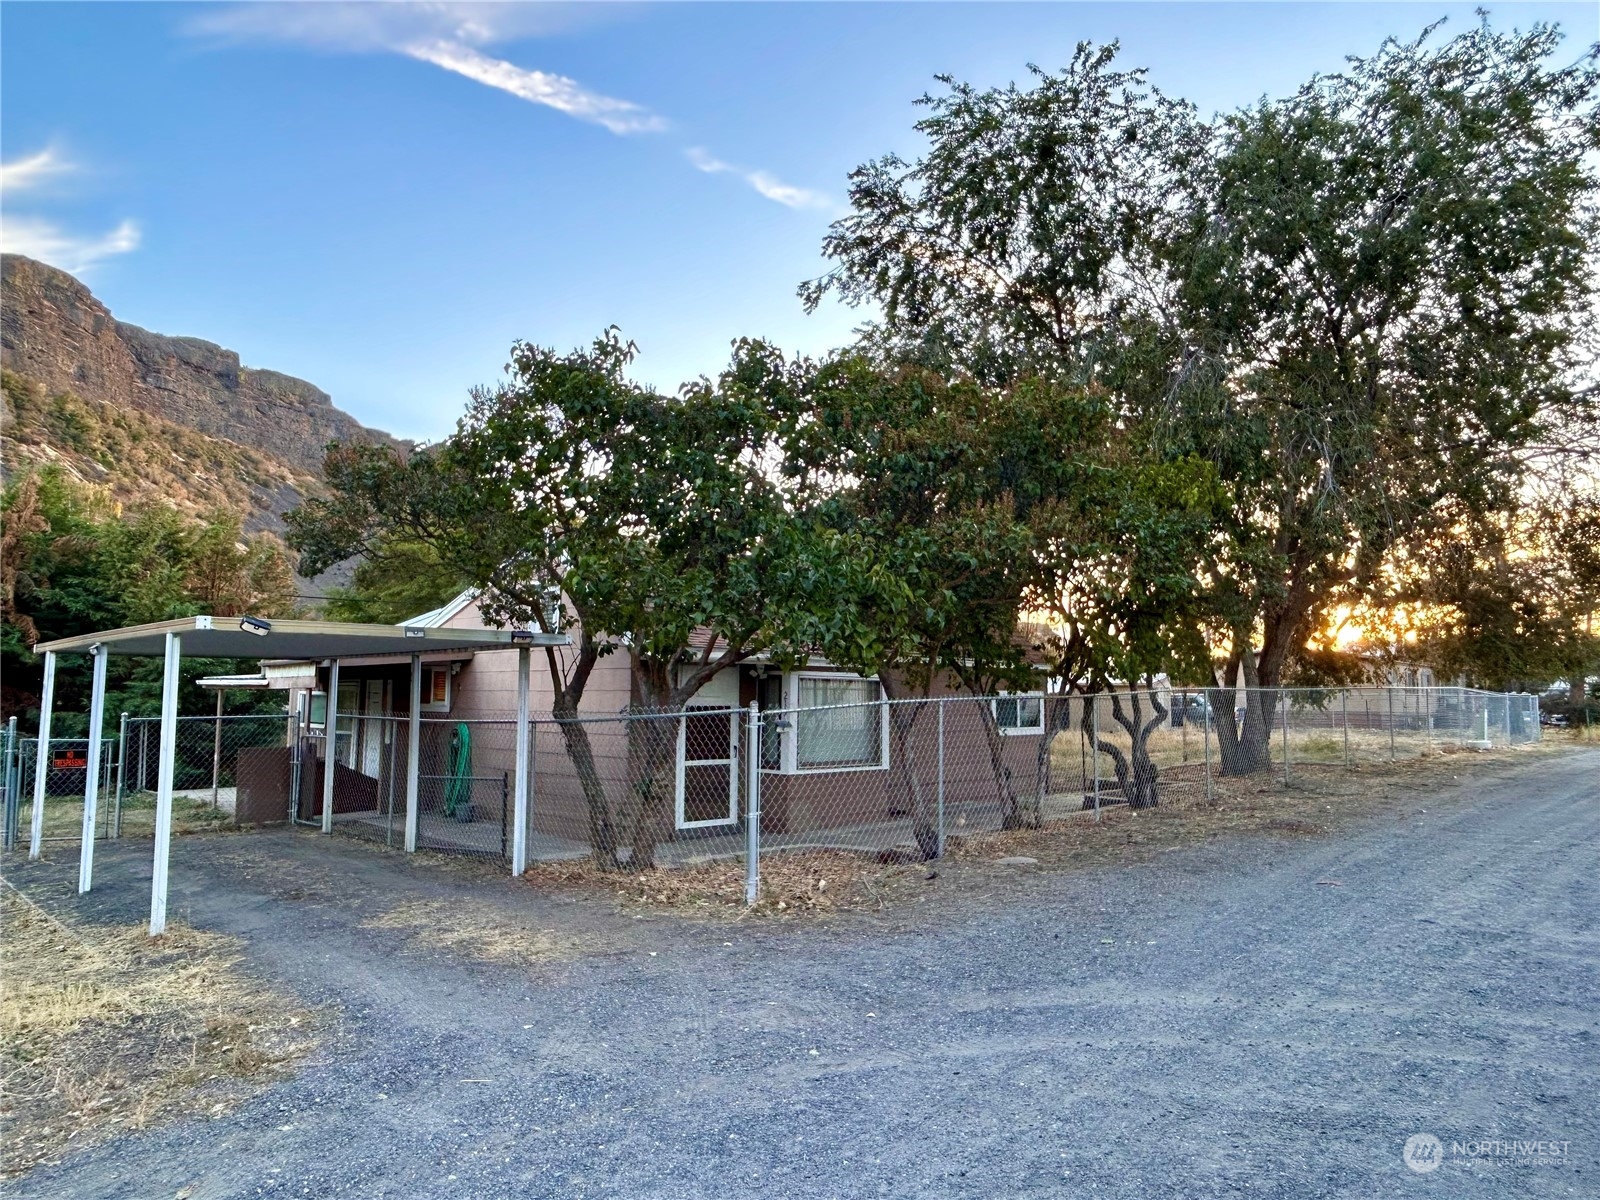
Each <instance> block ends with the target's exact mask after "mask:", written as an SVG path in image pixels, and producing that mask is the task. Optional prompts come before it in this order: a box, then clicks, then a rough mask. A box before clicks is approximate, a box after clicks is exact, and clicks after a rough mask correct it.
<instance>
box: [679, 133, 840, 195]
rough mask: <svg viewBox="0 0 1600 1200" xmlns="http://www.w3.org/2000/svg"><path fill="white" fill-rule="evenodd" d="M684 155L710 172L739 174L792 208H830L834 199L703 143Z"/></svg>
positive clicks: (745, 180) (692, 147)
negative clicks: (710, 149)
mask: <svg viewBox="0 0 1600 1200" xmlns="http://www.w3.org/2000/svg"><path fill="white" fill-rule="evenodd" d="M684 155H685V157H687V158H688V160H689V161H690V162H691V163H693V164H694V165H695V169H696V170H700V171H704V172H705V173H706V174H707V175H733V176H736V177H737V178H739V179H742V180H744V182H745V183H747V184H749V185H750V186H751V187H753V188H755V190H756V191H758V192H760V193H761V194H762V195H763V196H765V197H766V198H767V199H768V200H775V201H777V202H778V203H779V204H782V205H785V206H786V207H788V208H829V207H831V206H832V204H833V201H831V200H829V199H828V197H827V196H825V195H823V194H822V193H821V192H814V191H812V190H811V189H810V188H803V187H797V186H796V185H794V184H792V183H785V182H784V181H783V180H781V179H779V178H778V177H777V176H776V175H773V174H772V173H770V172H768V171H758V170H752V169H751V168H749V167H740V166H736V165H734V164H733V163H730V162H724V161H723V160H722V159H720V158H717V157H716V156H715V155H713V154H711V153H709V152H708V151H706V150H704V149H702V148H701V147H699V146H691V147H690V148H689V149H688V150H686V151H684Z"/></svg>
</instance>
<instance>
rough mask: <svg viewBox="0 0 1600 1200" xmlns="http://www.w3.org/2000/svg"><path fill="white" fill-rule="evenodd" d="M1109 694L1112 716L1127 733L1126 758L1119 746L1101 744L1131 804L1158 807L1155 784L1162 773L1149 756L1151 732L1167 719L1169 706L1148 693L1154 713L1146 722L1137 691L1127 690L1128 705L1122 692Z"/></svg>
mask: <svg viewBox="0 0 1600 1200" xmlns="http://www.w3.org/2000/svg"><path fill="white" fill-rule="evenodd" d="M1110 696H1111V716H1112V719H1113V720H1115V721H1116V723H1117V724H1118V725H1120V726H1121V727H1122V728H1123V730H1124V731H1125V732H1126V733H1127V735H1128V754H1127V756H1126V757H1124V755H1123V754H1122V751H1121V748H1120V747H1118V746H1114V745H1110V744H1108V743H1104V742H1102V743H1100V745H1101V747H1102V748H1104V749H1105V750H1106V752H1107V753H1108V754H1109V755H1110V756H1111V762H1112V765H1113V766H1114V767H1115V768H1116V772H1117V786H1118V788H1120V789H1121V791H1122V795H1123V798H1124V799H1125V800H1127V802H1128V807H1129V808H1134V809H1140V808H1155V807H1156V806H1157V805H1158V804H1159V803H1160V802H1161V797H1160V794H1159V792H1158V790H1157V786H1156V784H1157V781H1158V780H1159V778H1160V774H1161V772H1160V770H1159V769H1158V768H1157V767H1156V764H1155V763H1154V762H1153V761H1152V760H1151V758H1150V735H1151V733H1153V732H1154V731H1155V730H1156V729H1157V728H1158V727H1159V726H1160V725H1161V723H1162V722H1163V721H1165V720H1166V719H1167V716H1168V712H1167V709H1166V707H1165V706H1164V705H1163V704H1162V703H1161V700H1160V699H1159V698H1158V697H1157V696H1156V694H1155V693H1154V692H1150V693H1148V697H1149V700H1150V708H1151V710H1152V715H1151V717H1150V719H1149V720H1148V721H1146V720H1145V719H1144V711H1143V708H1144V706H1143V704H1142V703H1141V701H1140V699H1139V693H1138V692H1130V693H1128V704H1127V707H1126V708H1124V706H1123V702H1122V695H1121V694H1120V693H1118V692H1111V693H1110Z"/></svg>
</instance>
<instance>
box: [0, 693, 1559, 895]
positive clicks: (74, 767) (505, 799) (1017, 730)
mask: <svg viewBox="0 0 1600 1200" xmlns="http://www.w3.org/2000/svg"><path fill="white" fill-rule="evenodd" d="M855 682H857V683H860V682H861V681H855ZM873 691H875V687H873V686H871V685H868V686H867V687H865V688H859V687H858V688H857V690H856V691H854V692H852V691H851V690H850V689H849V688H845V687H832V688H829V687H818V688H815V689H812V690H811V691H810V692H802V693H801V698H802V699H805V700H809V701H810V703H804V704H800V705H797V706H795V707H789V708H767V709H761V710H748V709H729V708H718V707H711V706H691V707H690V708H689V709H687V710H686V711H684V712H681V713H629V714H618V715H584V716H582V717H580V718H577V719H573V720H554V719H551V718H549V717H539V718H537V719H535V720H532V721H530V723H529V728H528V744H529V751H530V759H529V763H530V771H529V780H528V794H529V808H528V828H527V841H526V851H527V859H528V860H530V861H540V860H544V861H551V860H562V859H584V858H592V859H594V860H595V861H596V862H597V863H598V864H599V865H601V866H603V867H623V868H628V869H632V870H637V869H642V868H644V867H649V866H662V867H672V866H679V865H687V864H694V863H699V862H705V861H708V860H714V859H735V858H737V859H743V860H744V861H745V863H746V866H747V868H751V869H750V870H749V884H750V886H751V887H754V886H755V874H756V873H755V871H754V870H753V868H754V867H755V866H757V865H759V862H760V861H761V860H762V859H763V858H764V859H766V860H769V861H787V860H792V859H794V858H795V857H796V856H803V855H805V854H808V853H809V854H823V853H825V854H845V855H861V856H868V857H871V858H875V859H879V860H885V861H896V860H924V859H933V858H938V857H940V856H942V855H943V854H944V853H945V852H946V850H947V849H948V847H949V845H950V843H951V842H952V840H956V839H960V840H968V839H973V838H978V837H981V836H983V835H985V834H991V833H997V832H1003V831H1009V830H1026V829H1039V828H1044V827H1047V826H1050V825H1052V824H1055V823H1060V822H1066V821H1078V820H1084V819H1089V820H1093V819H1094V818H1095V815H1096V814H1098V813H1100V812H1102V811H1104V810H1105V809H1107V808H1109V807H1111V806H1115V805H1127V806H1129V807H1131V808H1134V809H1139V808H1147V807H1153V806H1158V805H1161V804H1163V803H1171V802H1172V801H1173V800H1175V799H1183V798H1188V799H1196V798H1201V797H1205V796H1208V795H1209V794H1210V792H1211V789H1212V787H1213V785H1214V783H1215V781H1217V780H1219V779H1224V778H1227V777H1230V776H1246V775H1254V774H1258V773H1262V772H1270V773H1272V774H1275V775H1278V776H1280V777H1283V778H1285V779H1287V780H1290V781H1292V780H1293V778H1294V775H1295V772H1296V771H1312V770H1329V769H1334V770H1337V769H1354V768H1358V767H1361V766H1363V765H1367V764H1372V763H1378V762H1393V761H1398V760H1401V759H1405V758H1416V757H1420V756H1423V755H1426V754H1428V753H1430V752H1436V751H1440V750H1443V749H1446V748H1449V747H1457V748H1483V749H1488V748H1491V747H1501V746H1509V745H1517V744H1520V743H1524V742H1529V741H1534V740H1537V739H1538V738H1539V736H1540V727H1539V708H1538V700H1537V697H1534V696H1528V695H1505V694H1498V693H1489V692H1481V691H1475V690H1473V689H1468V688H1418V687H1412V688H1401V687H1395V688H1323V689H1308V688H1297V689H1287V688H1285V689H1277V690H1254V691H1246V690H1243V689H1240V690H1237V691H1235V690H1231V689H1217V688H1209V689H1188V690H1186V689H1181V688H1179V689H1159V690H1146V691H1112V692H1103V693H1100V694H1097V695H1094V696H1083V695H1054V694H1050V695H1047V694H1028V695H1023V694H1019V695H1000V696H988V697H975V696H946V697H941V698H934V699H928V700H908V701H895V702H889V701H886V700H883V699H881V698H878V699H870V700H869V699H860V700H856V699H854V697H855V696H858V695H861V694H862V693H865V694H869V695H870V694H871V693H872V692H873ZM841 697H842V698H845V699H846V700H848V701H850V702H846V703H830V702H829V701H831V700H837V699H839V698H841ZM334 724H335V732H334V738H333V749H332V753H331V756H330V754H329V752H328V739H327V737H326V730H325V727H323V726H320V725H316V726H313V725H311V724H309V723H307V721H306V719H305V717H304V715H303V714H302V716H301V718H300V719H299V720H297V719H295V718H293V717H291V716H289V715H265V716H224V717H213V716H197V717H183V718H180V719H179V721H178V732H177V754H176V759H175V763H174V790H175V803H176V805H177V810H176V811H177V816H178V820H179V823H180V827H182V822H183V821H184V820H185V818H188V819H189V820H191V821H192V822H194V823H196V825H197V826H198V827H206V823H207V822H208V821H209V822H212V823H215V824H222V823H230V824H231V823H237V824H258V823H268V822H281V821H285V820H289V821H293V822H295V823H299V824H304V825H309V826H314V827H322V826H323V824H324V818H323V812H324V807H325V799H326V798H327V797H328V796H329V794H330V791H331V798H332V805H331V814H332V815H331V819H330V820H329V822H328V823H329V824H330V825H331V827H332V828H334V829H336V830H338V831H339V832H343V833H349V834H352V835H356V836H362V837H367V838H372V839H376V840H379V841H382V842H385V843H386V844H388V845H391V846H396V847H399V846H403V845H404V844H405V843H406V820H407V796H408V787H407V781H408V779H409V777H410V772H411V769H412V767H411V758H412V755H411V748H410V745H409V740H410V723H409V721H408V719H407V718H405V717H403V716H393V715H389V714H384V713H373V714H367V713H346V712H340V713H338V714H336V718H335V722H334ZM418 730H419V739H418V746H417V749H416V768H415V769H416V776H417V806H416V830H415V832H416V841H415V845H416V846H417V847H418V848H421V849H432V850H442V851H449V852H456V853H467V854H478V855H485V856H490V857H494V858H511V857H513V846H512V840H513V838H514V836H515V829H516V819H515V818H516V813H515V793H516V782H515V781H516V761H517V723H516V720H515V718H514V717H509V716H495V717H479V718H474V719H470V720H451V719H442V718H435V717H430V718H425V719H422V720H420V721H419V722H418ZM34 746H35V743H34V742H33V741H32V739H28V738H23V737H18V736H16V733H15V728H14V724H13V725H11V726H8V727H7V730H6V740H5V744H4V751H5V770H4V773H3V779H4V781H5V782H4V786H5V788H6V793H5V797H6V805H5V810H6V814H7V823H6V833H7V837H8V839H11V838H14V835H15V831H16V830H17V829H19V828H20V829H24V830H25V829H26V828H27V827H28V821H29V820H30V819H31V811H30V810H31V801H32V792H33V764H34V759H33V757H32V755H33V754H34V753H35V750H34V748H33V747H34ZM159 748H160V722H159V721H158V720H157V719H155V718H126V717H125V718H123V719H122V720H121V721H120V723H119V724H118V727H117V731H116V735H115V736H114V737H111V738H108V739H107V744H106V748H105V752H104V753H103V754H102V759H101V761H102V770H103V772H104V774H103V777H102V781H101V789H100V794H101V797H102V809H101V816H100V819H99V821H98V822H97V829H98V830H100V836H119V835H121V834H123V833H125V832H131V833H135V834H139V833H144V832H147V831H148V828H149V827H150V826H152V825H153V821H152V820H151V819H150V815H151V813H152V810H153V807H154V789H155V785H156V772H157V757H158V755H159ZM50 753H51V758H52V766H51V769H50V773H49V775H48V777H47V788H46V792H47V795H46V802H45V803H46V810H45V812H46V836H47V837H49V838H51V839H53V840H71V841H75V840H77V839H78V838H80V837H81V821H82V794H83V784H84V780H83V771H84V769H85V764H84V763H83V762H80V760H86V757H87V756H86V753H85V744H84V743H83V742H82V741H81V740H79V741H76V742H74V741H71V740H54V741H52V743H51V750H50ZM330 757H331V760H332V772H333V774H332V779H331V784H330V780H329V776H328V764H329V759H330ZM8 844H10V843H9V841H8Z"/></svg>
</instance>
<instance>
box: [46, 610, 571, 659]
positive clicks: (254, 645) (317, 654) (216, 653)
mask: <svg viewBox="0 0 1600 1200" xmlns="http://www.w3.org/2000/svg"><path fill="white" fill-rule="evenodd" d="M169 633H175V634H177V635H179V636H180V637H182V638H183V652H184V653H185V654H188V655H195V656H199V657H202V658H257V659H260V658H272V659H302V660H304V659H312V660H318V661H320V660H321V659H325V658H356V657H363V656H367V655H383V654H400V655H408V656H409V655H412V654H426V653H429V652H431V651H439V650H494V649H500V648H502V647H509V646H565V645H567V644H568V643H569V641H570V639H569V638H568V637H567V635H566V634H564V633H544V632H542V631H540V630H536V629H438V628H429V627H426V626H420V625H359V624H355V623H350V622H344V621H294V620H275V621H266V620H261V619H259V618H255V617H206V616H200V617H181V618H179V619H177V620H174V621H156V622H153V623H152V624H149V625H130V626H127V627H125V628H122V629H108V630H106V631H104V632H102V633H88V634H83V635H81V636H79V637H70V638H60V639H58V640H56V641H53V642H40V643H39V644H38V645H36V646H34V648H33V649H34V653H36V654H44V653H47V652H48V653H52V654H87V653H89V651H90V650H92V649H93V648H94V647H96V646H100V647H103V648H104V650H105V652H106V653H107V654H111V655H130V656H138V657H145V658H159V657H160V656H161V655H162V654H163V653H165V647H166V641H167V634H169Z"/></svg>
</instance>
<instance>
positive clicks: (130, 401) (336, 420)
mask: <svg viewBox="0 0 1600 1200" xmlns="http://www.w3.org/2000/svg"><path fill="white" fill-rule="evenodd" d="M0 285H3V286H0V361H3V363H4V366H5V369H6V370H7V371H10V372H12V373H13V374H15V375H18V376H21V377H23V378H25V379H28V380H31V381H32V382H33V383H34V384H36V385H37V386H38V387H39V388H40V389H42V390H43V392H44V393H45V394H46V395H50V396H54V395H57V394H60V393H66V392H70V393H73V394H75V395H76V396H78V397H80V398H82V399H84V400H87V401H90V402H97V403H100V404H105V405H109V406H111V407H112V408H113V409H116V410H138V411H140V412H143V413H147V414H149V415H151V416H153V417H156V418H158V419H159V420H161V421H164V422H168V423H171V424H174V425H179V426H183V427H185V428H187V429H192V430H195V431H196V432H198V433H202V434H205V435H207V436H209V437H213V438H223V439H226V440H228V441H230V442H234V443H237V444H238V445H241V446H247V447H250V448H252V449H255V450H259V451H261V452H263V453H265V454H267V455H269V456H270V457H272V458H274V459H277V460H280V461H281V462H282V463H283V464H284V465H285V466H287V467H288V468H290V469H291V470H292V471H293V472H295V473H296V474H306V475H317V474H320V472H321V468H322V454H323V448H324V447H325V446H326V445H327V443H329V442H331V441H356V440H362V441H371V442H387V443H390V444H399V443H396V442H395V440H394V439H393V438H391V437H389V435H388V434H386V433H382V432H380V431H379V430H375V429H368V428H367V427H365V426H363V425H362V424H361V423H360V422H358V421H357V420H355V418H353V417H351V416H350V415H349V414H348V413H344V412H341V411H340V410H339V409H337V408H335V407H334V406H333V402H332V401H331V400H330V399H329V398H328V395H327V393H326V392H324V391H322V389H320V388H318V387H315V386H313V385H312V384H309V383H307V382H306V381H305V380H303V379H295V378H292V377H291V376H288V375H280V374H278V373H277V372H276V371H260V370H254V369H251V368H247V367H244V366H241V365H240V362H239V356H238V355H237V354H236V353H234V352H233V351H232V350H225V349H223V348H222V347H221V346H217V345H214V344H212V343H211V342H206V341H201V340H200V339H199V338H188V337H166V336H163V335H162V334H158V333H151V332H149V331H148V330H145V329H140V328H139V327H138V326H136V325H129V324H127V323H126V322H124V321H118V320H117V319H116V318H115V317H113V316H112V315H111V313H110V311H109V310H108V309H107V308H106V306H105V305H103V304H101V303H100V301H98V300H96V299H95V298H94V295H93V294H92V293H91V292H90V291H89V289H88V288H86V287H84V286H83V284H81V283H79V282H78V281H77V280H76V279H74V278H73V277H72V276H71V275H68V274H67V273H66V272H64V271H58V270H57V269H56V268H54V267H51V266H47V265H46V264H44V263H40V262H35V261H34V260H33V259H31V258H24V257H22V256H21V255H17V254H7V255H5V256H4V258H3V262H0Z"/></svg>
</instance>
